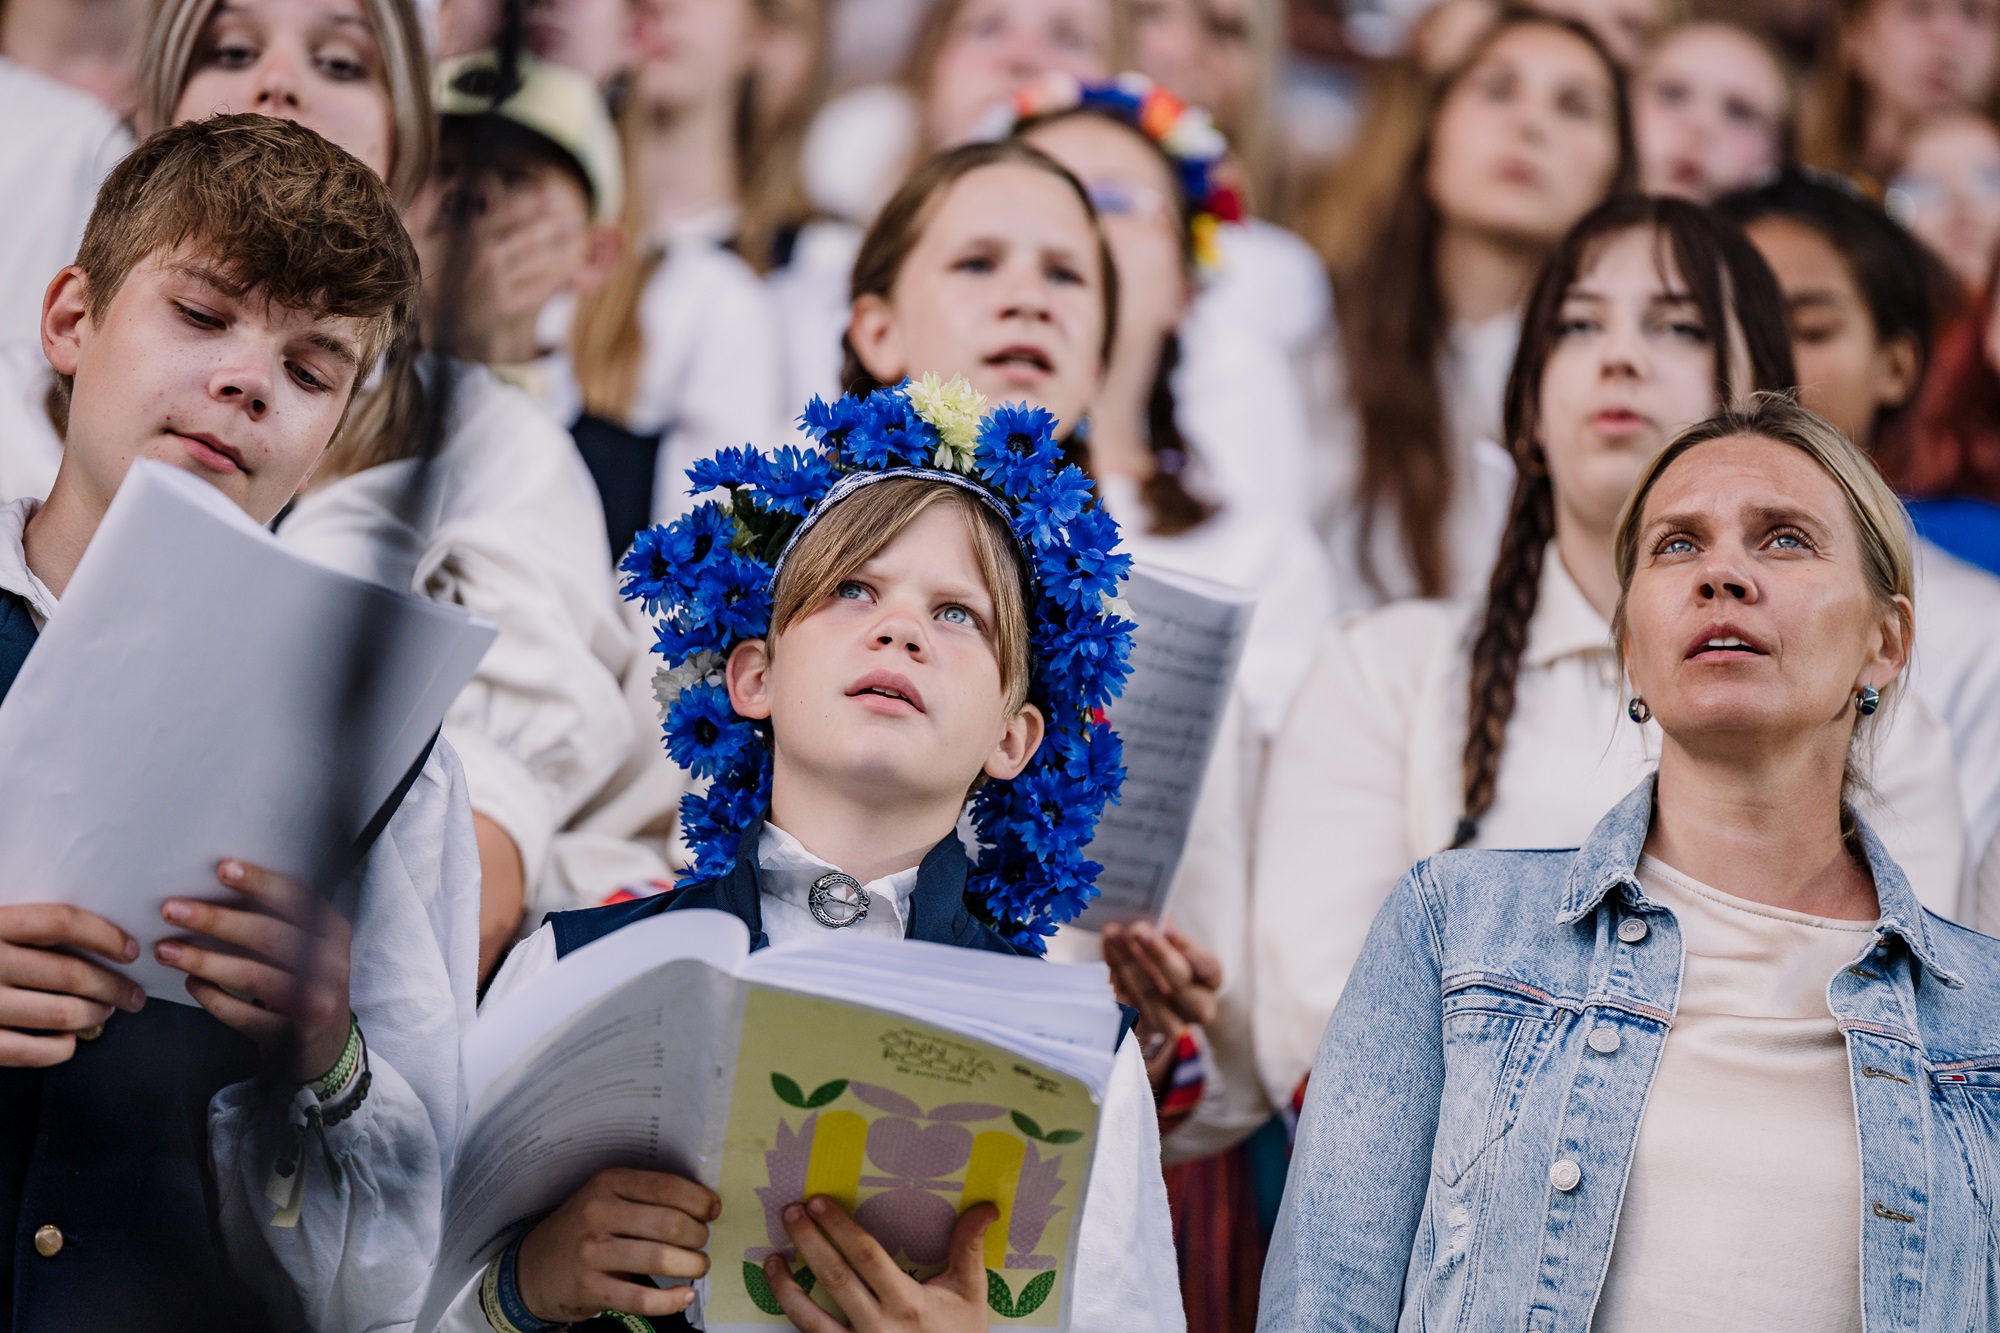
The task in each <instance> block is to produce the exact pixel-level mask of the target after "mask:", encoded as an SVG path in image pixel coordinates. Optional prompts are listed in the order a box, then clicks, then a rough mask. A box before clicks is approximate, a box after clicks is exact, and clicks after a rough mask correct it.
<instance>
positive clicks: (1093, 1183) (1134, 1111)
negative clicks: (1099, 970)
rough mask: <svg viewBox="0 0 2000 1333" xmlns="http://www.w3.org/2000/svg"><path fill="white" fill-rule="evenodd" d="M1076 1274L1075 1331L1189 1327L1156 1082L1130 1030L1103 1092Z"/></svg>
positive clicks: (1154, 1332) (1170, 1332) (1159, 1332)
mask: <svg viewBox="0 0 2000 1333" xmlns="http://www.w3.org/2000/svg"><path fill="white" fill-rule="evenodd" d="M1074 1277H1075V1281H1074V1282H1073V1283H1072V1284H1071V1288H1070V1290H1071V1299H1070V1309H1069V1327H1070V1329H1071V1330H1072V1333H1133V1331H1134V1330H1137V1329H1144V1330H1146V1333H1181V1330H1183V1329H1185V1328H1186V1327H1187V1316H1186V1314H1185V1313H1184V1312H1183V1310H1182V1309H1181V1278H1180V1265H1179V1262H1178V1260H1177V1259H1176V1258H1175V1256H1174V1227H1173V1220H1172V1218H1171V1217H1169V1216H1168V1213H1167V1185H1166V1181H1165V1180H1164V1179H1163V1178H1162V1177H1161V1175H1160V1126H1159V1121H1158V1119H1157V1113H1156V1112H1155V1111H1154V1109H1153V1088H1152V1085H1151V1084H1150V1083H1148V1082H1147V1081H1146V1066H1145V1064H1144V1062H1143V1061H1141V1060H1140V1058H1139V1043H1138V1041H1137V1040H1136V1039H1134V1038H1131V1037H1127V1038H1126V1040H1125V1044H1124V1045H1123V1046H1122V1047H1120V1048H1119V1051H1118V1063H1117V1066H1116V1067H1115V1068H1114V1069H1113V1071H1112V1075H1111V1085H1110V1086H1109V1087H1108V1088H1106V1089H1105V1092H1104V1114H1103V1117H1102V1119H1100V1121H1099V1122H1098V1134H1097V1153H1096V1155H1095V1156H1094V1157H1092V1158H1091V1162H1090V1188H1089V1192H1088V1193H1087V1194H1085V1195H1084V1199H1083V1217H1082V1219H1081V1220H1080V1222H1079V1226H1078V1235H1077V1245H1076V1270H1075V1274H1074Z"/></svg>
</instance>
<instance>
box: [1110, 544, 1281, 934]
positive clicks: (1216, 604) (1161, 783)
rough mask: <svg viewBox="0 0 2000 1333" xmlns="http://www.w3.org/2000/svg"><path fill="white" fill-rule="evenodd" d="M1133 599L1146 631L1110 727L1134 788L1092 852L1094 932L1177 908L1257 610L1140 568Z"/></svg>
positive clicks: (1208, 587) (1139, 634) (1197, 584)
mask: <svg viewBox="0 0 2000 1333" xmlns="http://www.w3.org/2000/svg"><path fill="white" fill-rule="evenodd" d="M1124 597H1125V600H1126V602H1127V603H1128V604H1129V605H1130V606H1131V608H1132V613H1133V615H1134V617H1135V618H1136V620H1137V622H1138V629H1137V631H1136V632H1135V633H1134V635H1133V642H1132V675H1131V678H1130V679H1129V680H1127V681H1126V683H1125V693H1124V694H1123V695H1121V696H1120V697H1119V699H1118V701H1117V702H1116V703H1114V704H1113V705H1112V706H1111V711H1110V718H1111V725H1112V726H1114V727H1116V728H1117V729H1118V734H1119V736H1120V737H1121V738H1122V739H1123V741H1124V743H1125V789H1124V792H1123V793H1122V794H1121V796H1120V798H1119V801H1118V803H1117V804H1116V805H1109V806H1106V807H1105V809H1104V816H1103V818H1102V819H1101V820H1100V821H1099V823H1098V826H1097V836H1096V837H1095V838H1094V839H1092V841H1091V844H1090V849H1089V852H1088V855H1089V857H1090V859H1091V860H1093V861H1096V862H1097V863H1098V864H1100V865H1102V866H1103V867H1104V871H1103V873H1102V874H1100V875H1099V876H1098V877H1097V889H1098V897H1097V899H1096V901H1095V902H1093V903H1092V904H1091V906H1090V910H1089V911H1087V912H1085V913H1084V914H1083V915H1082V916H1081V917H1079V918H1078V919H1077V924H1079V925H1081V926H1083V927H1085V928H1087V929H1091V930H1098V929H1102V928H1103V927H1104V926H1105V925H1107V924H1109V923H1112V922H1120V923H1123V922H1130V921H1138V920H1142V919H1144V920H1158V919H1159V917H1160V916H1161V914H1162V913H1164V912H1165V911H1166V907H1167V893H1168V891H1169V889H1171V888H1172V886H1173V882H1174V872H1175V870H1177V869H1178V868H1179V867H1180V862H1181V851H1182V849H1183V848H1184V847H1185V845H1186V843H1187V830H1188V822H1189V821H1190V820H1191V819H1192V818H1193V816H1194V805H1195V798H1196V797H1197V796H1198V795H1199V794H1200V792H1201V781H1202V777H1203V775H1204V774H1206V773H1207V771H1208V761H1209V758H1210V756H1211V755H1212V754H1213V753H1214V751H1215V735H1216V731H1217V729H1218V728H1219V727H1220V726H1221V724H1222V714H1223V710H1224V709H1225V708H1226V707H1227V705H1228V703H1229V692H1230V689H1231V688H1232V687H1233V686H1234V684H1235V681H1236V667H1237V664H1238V663H1239V662H1240V661H1241V660H1242V657H1243V643H1244V640H1245V638H1246V637H1247V636H1248V634H1249V630H1250V615H1251V612H1252V611H1254V610H1255V609H1256V598H1255V595H1254V594H1252V593H1251V592H1249V591H1248V590H1247V589H1242V588H1235V587H1231V586H1229V585H1227V584H1221V583H1216V582H1213V581H1211V580H1208V579H1203V578H1198V577H1196V576H1194V575H1191V574H1183V573H1179V572H1177V571H1171V570H1163V569H1153V568H1147V567H1145V566H1140V565H1134V566H1133V568H1132V572H1131V574H1130V575H1129V576H1128V578H1127V580H1126V583H1125V587H1124Z"/></svg>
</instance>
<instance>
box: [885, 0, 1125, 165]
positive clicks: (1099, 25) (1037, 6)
mask: <svg viewBox="0 0 2000 1333" xmlns="http://www.w3.org/2000/svg"><path fill="white" fill-rule="evenodd" d="M1111 38H1112V10H1111V6H1110V4H1108V3H1106V0H967V3H966V4H965V5H963V6H962V7H961V8H960V9H959V12H958V15H957V17H956V19H955V20H954V21H953V23H952V26H951V32H950V34H949V35H948V36H946V38H945V40H944V44H943V45H942V46H941V47H940V48H939V49H938V55H937V64H936V66H935V67H934V68H933V69H932V70H931V79H930V86H929V87H928V88H925V89H923V90H921V91H922V92H923V95H924V99H925V124H924V133H925V137H926V138H927V139H928V140H929V143H930V146H931V147H932V148H950V147H953V146H954V145H957V144H961V143H964V142H965V140H966V138H967V137H968V136H969V135H971V133H972V131H973V129H974V127H975V126H977V125H978V123H979V118H980V117H981V116H983V115H985V114H986V112H987V111H988V110H989V109H991V107H992V106H993V104H994V103H995V102H1002V101H1005V100H1006V99H1007V98H1009V97H1012V96H1013V95H1014V90H1015V89H1016V88H1019V87H1021V86H1022V85H1023V84H1027V83H1032V82H1033V81H1034V80H1036V79H1038V78H1040V77H1042V76H1043V75H1044V74H1048V73H1051V72H1057V73H1063V74H1071V75H1074V76H1075V77H1077V78H1079V79H1102V78H1107V77H1109V76H1110V74H1111V72H1112V69H1111V55H1112V51H1111Z"/></svg>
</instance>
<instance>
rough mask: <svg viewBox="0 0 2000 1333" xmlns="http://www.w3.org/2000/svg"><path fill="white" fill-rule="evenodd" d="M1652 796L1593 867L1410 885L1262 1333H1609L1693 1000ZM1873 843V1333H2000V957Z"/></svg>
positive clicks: (1547, 855)
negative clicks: (1644, 1132) (1651, 1098)
mask: <svg viewBox="0 0 2000 1333" xmlns="http://www.w3.org/2000/svg"><path fill="white" fill-rule="evenodd" d="M1652 798H1653V782H1652V779H1651V778H1648V779H1647V780H1646V781H1645V782H1643V783H1641V784H1640V785H1639V787H1638V788H1637V789H1636V790H1635V791H1633V793H1632V794H1631V795H1630V796H1628V797H1627V798H1625V800H1624V801H1623V802H1622V803H1621V804H1619V806H1618V807H1617V808H1616V809H1614V810H1613V811H1611V813H1610V814H1608V815H1606V816H1605V817H1604V819H1603V821H1602V822H1600V823H1599V824H1598V826H1597V827H1596V829H1594V830H1593V831H1592V832H1591V835H1590V839H1589V841H1588V842H1586V843H1585V844H1584V845H1583V846H1582V847H1581V848H1580V849H1578V850H1575V851H1549V852H1533V851H1525V852H1502V851H1462V852H1446V853H1444V854H1443V855H1440V856H1435V857H1432V858H1431V859H1429V860H1427V861H1423V862H1420V863H1418V864H1417V865H1416V866H1415V867H1414V868H1413V869H1412V870H1411V871H1410V873H1409V874H1407V875H1405V876H1404V877H1403V881H1402V883H1400V884H1399V885H1397V887H1396V891H1395V892H1394V893H1393V894H1392V895H1390V898H1389V901H1388V903H1387V904H1385V905H1384V907H1383V909H1382V913H1381V915H1380V916H1379V917H1377V918H1376V920H1375V925H1374V927H1373V929H1372V930H1371V932H1370V933H1369V936H1368V942H1367V945H1366V946H1365V947H1364V948H1363V950H1362V953H1361V958H1360V961H1359V962H1358V963H1357V965H1356V966H1355V969H1354V972H1353V974H1352V977H1351V979H1350V980H1349V981H1348V983H1347V989H1346V992H1345V993H1344V994H1343V995H1342V996H1341V1000H1340V1005H1339V1007H1338V1008H1337V1009H1335V1011H1334V1014H1333V1019H1332V1021H1331V1022H1330V1023H1329V1024H1328V1025H1327V1030H1326V1036H1325V1038H1324V1040H1323V1041H1322V1042H1321V1044H1320V1049H1319V1057H1318V1060H1317V1062H1316V1063H1315V1064H1314V1066H1313V1071H1312V1080H1311V1083H1310V1084H1309V1085H1308V1088H1307V1094H1306V1103H1305V1109H1304V1112H1303V1114H1302V1117H1301V1119H1300V1122H1299V1136H1298V1145H1297V1149H1296V1151H1295V1153H1294V1155H1293V1158H1292V1167H1291V1177H1290V1179H1289V1181H1288V1182H1287V1184H1286V1187H1285V1202H1284V1208H1283V1210H1282V1211H1281V1213H1280V1214H1279V1218H1278V1232H1277V1236H1276V1238H1275V1239H1274V1241H1273V1243H1272V1248H1271V1253H1270V1258H1269V1261H1268V1262H1267V1263H1266V1265H1265V1269H1264V1291H1263V1306H1262V1309H1261V1312H1260V1314H1259V1318H1258V1321H1257V1327H1258V1329H1259V1333H1292V1331H1293V1330H1307V1329H1311V1330H1321V1329H1341V1330H1348V1329H1356V1330H1359V1329H1384V1330H1386V1329H1391V1328H1394V1329H1399V1330H1404V1331H1405V1333H1408V1331H1410V1330H1418V1329H1423V1330H1436V1331H1459V1330H1462V1331H1466V1333H1470V1331H1471V1330H1479V1331H1480V1333H1485V1331H1486V1330H1513V1331H1515V1333H1519V1331H1521V1330H1527V1331H1528V1333H1582V1330H1584V1329H1586V1328H1588V1326H1589V1324H1590V1318H1591V1313H1592V1311H1593V1309H1594V1308H1595V1307H1596V1304H1597V1296H1598V1292H1599V1291H1600V1289H1601V1288H1602V1286H1603V1283H1604V1274H1605V1269H1606V1267H1607V1265H1608V1264H1609V1262H1610V1259H1611V1243H1612V1235H1613V1233H1614V1231H1615V1230H1616V1227H1617V1222H1618V1208H1619V1201H1620V1198H1621V1197H1622V1195H1623V1193H1624V1189H1625V1178H1626V1173H1627V1171H1628V1170H1629V1168H1630V1166H1631V1163H1632V1149H1633V1144H1634V1141H1635V1140H1636V1139H1637V1137H1638V1133H1639V1121H1640V1118H1641V1116H1642V1115H1643V1114H1644V1112H1645V1109H1646V1097H1647V1094H1648V1093H1649V1091H1650V1090H1651V1088H1652V1082H1653V1072H1654V1070H1655V1069H1656V1068H1657V1066H1658V1064H1659V1058H1660V1050H1661V1048H1662V1046H1664V1045H1665V1043H1666V1039H1667V1029H1668V1027H1669V1026H1670V1025H1671V1024H1672V1022H1673V1016H1674V1005H1675V1002H1676V997H1677V996H1678V994H1679V989H1680V973H1681V959H1682V947H1681V934H1680V927H1679V926H1678V924H1677V923H1676V922H1675V920H1674V916H1673V914H1672V913H1671V912H1669V911H1668V910H1666V909H1665V908H1664V907H1662V906H1660V905H1659V904H1658V903H1655V902H1652V901H1649V900H1648V899H1646V898H1645V897H1644V896H1643V895H1642V894H1641V893H1640V891H1639V884H1638V880H1637V878H1636V875H1635V868H1636V867H1637V865H1638V862H1639V854H1640V850H1641V848H1642V847H1643V846H1644V844H1645V840H1646V829H1647V825H1648V824H1649V823H1650V821H1651V818H1652ZM1862 838H1863V842H1864V845H1865V848H1866V851H1867V855H1868V860H1869V864H1870V866H1871V868H1872V869H1873V871H1874V876H1875V889H1876V893H1877V895H1878V896H1879V898H1880V900H1881V906H1882V920H1881V925H1880V927H1879V928H1878V929H1877V931H1876V934H1875V938H1874V940H1873V942H1872V943H1871V945H1870V946H1869V948H1868V950H1867V952H1865V953H1863V954H1862V955H1861V956H1860V957H1858V958H1856V959H1855V960H1854V963H1853V965H1852V966H1850V967H1848V968H1847V969H1845V970H1844V971H1842V972H1839V973H1837V974H1836V975H1835V976H1834V977H1833V979H1832V981H1831V983H1830V984H1829V986H1828V989H1827V1002H1828V1005H1829V1007H1830V1008H1831V1010H1832V1012H1833V1014H1834V1016H1835V1018H1836V1019H1837V1020H1838V1022H1839V1025H1840V1030H1841V1032H1842V1034H1843V1035H1844V1036H1845V1038H1846V1041H1847V1058H1848V1067H1849V1069H1850V1071H1851V1073H1850V1079H1851V1082H1852V1085H1853V1091H1854V1104H1855V1107H1856V1110H1857V1115H1858V1119H1859V1122H1860V1142H1861V1208H1860V1214H1859V1216H1857V1217H1856V1218H1855V1231H1856V1236H1857V1239H1858V1243H1859V1244H1860V1246H1861V1275H1862V1307H1863V1317H1864V1321H1865V1327H1866V1328H1867V1330H1868V1331H1869V1333H1886V1331H1887V1330H1890V1329H1906V1330H1911V1331H1912V1333H1915V1331H1916V1330H1923V1331H1924V1333H1932V1331H1933V1330H1935V1331H1936V1333H1944V1331H1945V1330H1952V1331H1953V1333H1959V1331H1961V1330H1995V1329H2000V1260H1996V1258H1995V1250H1996V1222H1995V1216H1996V1214H1995V1202H1994V1200H1995V1192H1996V1190H2000V940H1994V939H1990V938H1988V937H1987V936H1984V935H1980V934H1977V933H1976V932H1973V931H1970V930H1966V929H1963V928H1962V927H1959V926H1955V925H1953V924H1952V923H1950V922H1948V921H1945V920H1944V919H1942V918H1941V917H1937V916H1934V915H1932V914H1931V913H1929V912H1926V911H1924V910H1923V908H1922V907H1920V906H1919V905H1918V903H1917V900H1916V897H1915V895H1914V894H1912V893H1911V891H1910V886H1909V883H1908V881H1907V880H1905V879H1904V878H1903V873H1902V872H1901V871H1900V870H1898V869H1897V868H1896V865H1895V863H1894V862H1893V861H1891V860H1890V859H1889V855H1888V853H1887V852H1885V851H1884V850H1883V848H1882V844H1881V843H1880V842H1879V841H1877V840H1876V838H1875V835H1874V834H1873V833H1872V832H1869V831H1868V830H1866V829H1865V828H1864V829H1863V831H1862ZM1302 924H1303V923H1302ZM1607 1026H1608V1027H1612V1028H1615V1029H1616V1030H1617V1031H1618V1033H1619V1035H1620V1037H1621V1040H1620V1041H1619V1042H1618V1043H1617V1045H1616V1047H1615V1049H1612V1050H1611V1053H1609V1054H1599V1053H1598V1052H1597V1050H1595V1049H1593V1047H1592V1045H1591V1044H1589V1043H1587V1042H1586V1038H1587V1037H1588V1036H1589V1034H1590V1033H1591V1032H1592V1031H1594V1030H1595V1029H1597V1028H1601V1027H1607ZM1596 1044H1597V1045H1598V1046H1603V1047H1610V1043H1609V1042H1605V1041H1603V1040H1602V1039H1600V1040H1599V1042H1598V1043H1596Z"/></svg>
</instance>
